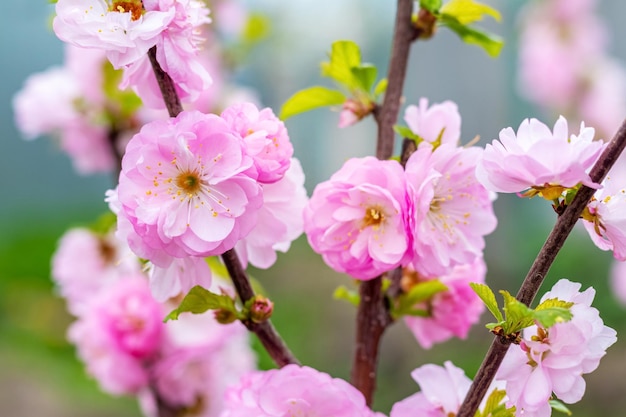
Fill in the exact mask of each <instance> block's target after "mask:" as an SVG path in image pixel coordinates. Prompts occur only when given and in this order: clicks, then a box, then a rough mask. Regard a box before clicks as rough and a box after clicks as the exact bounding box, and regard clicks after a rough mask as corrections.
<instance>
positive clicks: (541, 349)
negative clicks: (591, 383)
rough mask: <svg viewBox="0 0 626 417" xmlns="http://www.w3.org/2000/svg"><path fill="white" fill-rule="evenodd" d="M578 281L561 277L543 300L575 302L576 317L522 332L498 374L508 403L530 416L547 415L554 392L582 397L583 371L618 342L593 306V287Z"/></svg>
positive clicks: (591, 368) (563, 398) (559, 395)
mask: <svg viewBox="0 0 626 417" xmlns="http://www.w3.org/2000/svg"><path fill="white" fill-rule="evenodd" d="M580 287H581V285H580V284H577V283H573V282H570V281H568V280H566V279H562V280H560V281H559V282H557V283H556V284H555V285H554V287H553V288H552V290H551V291H549V292H548V293H546V294H545V295H544V296H543V297H542V299H541V301H542V302H543V301H545V300H549V299H558V300H561V301H566V302H572V303H573V305H572V307H570V311H571V313H572V315H573V317H572V319H571V320H570V321H567V322H563V323H556V324H555V325H554V326H552V327H549V328H542V327H538V326H532V327H529V328H527V329H525V330H524V339H523V340H522V343H521V344H520V345H519V346H512V347H511V348H510V349H509V352H508V353H507V356H506V357H505V359H504V361H503V363H502V366H501V367H500V369H499V371H498V374H497V375H496V378H497V379H498V380H501V381H504V382H505V384H506V392H507V396H508V402H509V405H514V406H515V408H516V410H517V411H518V412H520V413H523V415H524V416H529V417H548V416H550V414H551V407H550V404H549V403H548V400H549V399H550V398H551V396H552V394H553V393H554V395H556V396H557V398H558V399H559V400H561V401H563V402H565V403H568V404H572V403H575V402H578V401H580V399H581V398H582V396H583V394H584V392H585V380H584V379H583V377H582V375H584V374H587V373H590V372H593V371H594V370H595V369H596V368H597V367H598V365H599V363H600V359H601V358H602V356H604V354H605V353H606V349H607V348H608V347H609V346H611V345H612V344H613V343H615V341H616V340H617V338H616V333H615V330H613V329H611V328H610V327H607V326H606V325H604V322H603V321H602V319H601V318H600V315H599V312H598V310H597V309H595V308H593V307H591V302H592V301H593V298H594V296H595V291H594V290H593V288H588V289H587V290H585V291H583V292H580Z"/></svg>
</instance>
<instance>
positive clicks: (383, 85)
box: [374, 78, 388, 99]
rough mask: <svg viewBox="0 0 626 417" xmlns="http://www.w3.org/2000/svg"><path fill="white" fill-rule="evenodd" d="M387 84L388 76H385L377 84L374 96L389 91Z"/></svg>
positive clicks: (376, 96)
mask: <svg viewBox="0 0 626 417" xmlns="http://www.w3.org/2000/svg"><path fill="white" fill-rule="evenodd" d="M387 84H388V81H387V79H386V78H383V79H382V80H380V81H379V82H378V83H377V84H376V87H374V98H375V99H376V98H378V96H379V95H381V94H382V93H384V92H385V91H387Z"/></svg>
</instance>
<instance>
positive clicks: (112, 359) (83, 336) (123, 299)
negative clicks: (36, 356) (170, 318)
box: [69, 274, 165, 394]
mask: <svg viewBox="0 0 626 417" xmlns="http://www.w3.org/2000/svg"><path fill="white" fill-rule="evenodd" d="M164 314H165V313H164V310H163V308H162V306H161V305H160V304H158V303H157V302H156V301H154V299H153V298H152V296H151V294H150V291H149V288H148V283H147V281H146V279H145V277H144V276H143V275H141V274H137V275H135V276H127V277H125V278H124V279H120V280H118V281H116V282H115V284H114V285H111V286H109V287H108V288H106V289H104V290H103V291H101V292H100V293H99V294H98V295H97V297H96V300H94V301H93V302H91V303H90V305H89V309H88V310H86V311H85V312H84V313H83V314H82V315H81V316H80V317H79V319H78V321H76V322H75V323H73V324H72V326H71V327H70V329H69V339H70V340H71V341H72V342H73V343H74V344H76V346H77V348H78V353H79V356H80V357H81V359H82V360H83V361H84V362H85V364H86V365H87V370H88V371H89V373H91V374H92V375H93V376H94V377H95V378H96V379H97V380H98V382H99V384H100V386H101V387H102V389H103V390H105V391H107V392H109V393H112V394H134V393H137V392H139V391H140V390H141V389H143V388H144V387H146V386H147V384H148V383H149V373H148V363H149V362H150V361H152V360H154V359H155V358H156V354H157V353H158V351H159V349H160V347H161V343H162V341H163V335H164V332H163V323H162V321H163V316H164Z"/></svg>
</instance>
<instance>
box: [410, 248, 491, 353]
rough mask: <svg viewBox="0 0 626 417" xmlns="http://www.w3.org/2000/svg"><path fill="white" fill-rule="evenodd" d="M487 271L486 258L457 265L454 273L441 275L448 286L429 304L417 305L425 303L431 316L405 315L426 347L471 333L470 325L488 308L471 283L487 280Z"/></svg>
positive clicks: (420, 342)
mask: <svg viewBox="0 0 626 417" xmlns="http://www.w3.org/2000/svg"><path fill="white" fill-rule="evenodd" d="M486 273H487V267H486V265H485V262H484V261H483V259H482V258H477V259H476V260H475V261H474V262H473V263H471V264H467V265H459V266H456V267H454V268H453V269H452V272H451V273H450V274H448V275H444V276H442V277H440V278H439V280H440V281H441V282H442V283H443V284H445V285H446V286H447V287H448V289H447V290H445V291H443V292H440V293H438V294H435V295H434V296H433V298H432V299H431V300H430V301H428V303H427V305H423V306H416V307H418V308H419V307H424V308H425V309H426V310H427V311H429V312H430V316H429V317H413V316H405V318H404V322H405V323H406V325H407V326H408V327H409V329H410V330H411V332H412V333H413V335H414V336H415V338H416V339H417V341H418V343H419V344H420V345H421V346H422V347H423V348H425V349H429V348H431V347H432V346H433V345H434V344H435V343H440V342H443V341H446V340H448V339H450V338H451V337H454V336H456V337H458V338H461V339H465V338H466V337H467V334H468V332H469V329H470V328H471V327H472V325H474V324H476V323H477V322H478V319H479V317H480V315H481V313H482V312H483V311H484V310H485V306H484V304H483V302H482V301H481V300H480V298H478V296H477V295H476V293H475V292H474V291H473V290H472V288H471V287H470V286H469V283H470V282H478V283H484V282H485V275H486ZM418 282H419V281H418Z"/></svg>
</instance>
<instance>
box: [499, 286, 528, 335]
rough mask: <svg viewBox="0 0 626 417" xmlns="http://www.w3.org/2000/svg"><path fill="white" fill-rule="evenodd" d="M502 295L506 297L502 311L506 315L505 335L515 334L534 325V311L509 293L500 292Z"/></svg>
mask: <svg viewBox="0 0 626 417" xmlns="http://www.w3.org/2000/svg"><path fill="white" fill-rule="evenodd" d="M500 294H502V296H503V297H504V307H503V308H502V309H503V310H504V314H505V323H504V326H503V330H504V333H505V334H513V333H515V332H519V331H520V330H522V329H525V328H526V327H529V326H532V325H533V323H534V322H535V318H534V311H533V310H532V309H530V308H528V307H527V306H526V305H525V304H523V303H521V302H520V301H517V300H516V299H515V297H513V296H512V295H511V294H509V292H508V291H500Z"/></svg>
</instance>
